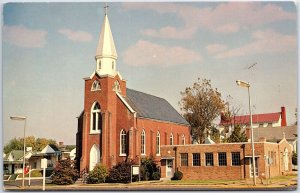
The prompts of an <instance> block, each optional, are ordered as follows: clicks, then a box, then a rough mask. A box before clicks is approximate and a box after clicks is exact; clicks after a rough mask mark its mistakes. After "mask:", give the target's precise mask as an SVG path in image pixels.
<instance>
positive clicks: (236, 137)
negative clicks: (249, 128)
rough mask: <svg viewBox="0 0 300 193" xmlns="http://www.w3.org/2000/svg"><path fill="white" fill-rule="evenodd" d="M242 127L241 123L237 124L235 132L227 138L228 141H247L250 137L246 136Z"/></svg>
mask: <svg viewBox="0 0 300 193" xmlns="http://www.w3.org/2000/svg"><path fill="white" fill-rule="evenodd" d="M241 130H242V128H241V126H240V125H236V126H235V127H234V130H233V132H232V133H231V135H230V137H229V138H228V139H226V141H227V142H228V143H235V142H247V141H248V138H247V136H246V133H245V131H243V132H241Z"/></svg>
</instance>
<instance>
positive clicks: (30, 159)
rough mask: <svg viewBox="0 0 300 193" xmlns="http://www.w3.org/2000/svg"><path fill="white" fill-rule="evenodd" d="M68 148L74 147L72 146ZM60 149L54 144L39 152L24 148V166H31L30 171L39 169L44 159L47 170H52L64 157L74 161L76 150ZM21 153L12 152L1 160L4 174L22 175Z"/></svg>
mask: <svg viewBox="0 0 300 193" xmlns="http://www.w3.org/2000/svg"><path fill="white" fill-rule="evenodd" d="M61 145H62V144H61ZM70 147H74V145H73V146H72V145H71V146H70ZM60 148H62V149H60ZM60 148H58V147H57V146H56V145H54V144H48V145H46V146H45V147H44V148H43V149H42V150H41V151H32V148H31V147H26V152H25V155H26V156H25V165H26V166H31V169H41V160H42V159H43V158H46V159H47V168H54V167H55V166H56V164H57V162H58V161H59V160H60V159H64V158H66V157H70V158H71V160H74V159H75V155H76V154H75V152H76V148H73V149H72V150H71V151H69V150H67V149H68V148H67V149H66V148H63V147H62V146H60ZM23 153H24V152H23V150H12V151H11V152H9V153H8V154H6V155H5V157H4V158H3V164H4V168H3V169H4V173H5V174H14V173H22V169H23Z"/></svg>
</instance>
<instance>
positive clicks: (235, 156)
mask: <svg viewBox="0 0 300 193" xmlns="http://www.w3.org/2000/svg"><path fill="white" fill-rule="evenodd" d="M231 160H232V165H233V166H240V165H241V156H240V152H232V153H231Z"/></svg>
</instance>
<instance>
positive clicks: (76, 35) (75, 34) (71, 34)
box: [58, 28, 93, 42]
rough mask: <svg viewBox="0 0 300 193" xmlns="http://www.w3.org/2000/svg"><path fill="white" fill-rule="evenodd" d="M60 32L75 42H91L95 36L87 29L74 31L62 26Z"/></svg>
mask: <svg viewBox="0 0 300 193" xmlns="http://www.w3.org/2000/svg"><path fill="white" fill-rule="evenodd" d="M58 32H59V33H61V34H63V35H64V36H66V37H67V38H68V39H69V40H72V41H75V42H89V41H92V39H93V36H92V35H91V34H90V33H88V32H85V31H73V30H70V29H67V28H62V29H60V30H58Z"/></svg>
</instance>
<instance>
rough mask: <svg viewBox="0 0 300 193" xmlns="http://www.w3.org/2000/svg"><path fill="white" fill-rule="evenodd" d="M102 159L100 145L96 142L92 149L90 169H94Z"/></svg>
mask: <svg viewBox="0 0 300 193" xmlns="http://www.w3.org/2000/svg"><path fill="white" fill-rule="evenodd" d="M99 161H100V150H99V147H98V146H97V145H96V144H94V145H93V146H92V148H91V151H90V167H89V170H90V171H92V170H93V169H94V167H95V166H96V165H97V163H99Z"/></svg>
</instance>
